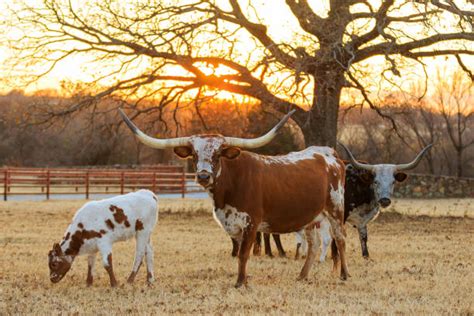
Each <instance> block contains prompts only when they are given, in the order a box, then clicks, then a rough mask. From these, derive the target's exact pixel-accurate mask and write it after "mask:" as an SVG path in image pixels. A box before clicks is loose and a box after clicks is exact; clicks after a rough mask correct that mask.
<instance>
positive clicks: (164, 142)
mask: <svg viewBox="0 0 474 316" xmlns="http://www.w3.org/2000/svg"><path fill="white" fill-rule="evenodd" d="M119 113H120V115H121V116H122V119H123V120H124V121H125V123H126V124H127V126H128V128H130V130H131V131H132V132H133V133H134V134H135V136H136V137H137V138H138V139H139V140H140V141H141V142H142V143H143V144H145V145H147V146H149V147H151V148H158V149H164V148H169V147H178V146H184V145H188V142H189V137H178V138H167V139H158V138H153V137H150V136H148V135H146V134H145V133H143V132H142V131H141V130H139V129H138V127H136V126H135V124H133V123H132V121H131V120H130V119H129V118H128V117H127V115H126V114H125V113H124V112H123V111H122V109H119Z"/></svg>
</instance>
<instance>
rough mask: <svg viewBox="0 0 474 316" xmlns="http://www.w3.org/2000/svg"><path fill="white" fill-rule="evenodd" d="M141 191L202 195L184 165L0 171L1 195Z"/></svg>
mask: <svg viewBox="0 0 474 316" xmlns="http://www.w3.org/2000/svg"><path fill="white" fill-rule="evenodd" d="M138 189H149V190H151V191H153V192H155V193H158V194H163V193H174V194H181V196H182V197H183V198H184V197H185V195H186V193H193V192H202V188H201V187H199V186H198V185H196V184H195V183H194V173H186V172H185V169H184V167H183V166H161V165H159V166H153V167H150V168H147V169H82V168H14V167H3V168H0V192H1V194H2V195H3V200H4V201H7V199H8V196H9V195H10V196H12V195H44V196H45V197H46V199H48V200H49V199H50V197H51V196H52V195H56V194H64V195H68V194H83V195H84V197H85V198H86V199H89V197H90V195H92V194H124V193H127V192H131V191H135V190H138Z"/></svg>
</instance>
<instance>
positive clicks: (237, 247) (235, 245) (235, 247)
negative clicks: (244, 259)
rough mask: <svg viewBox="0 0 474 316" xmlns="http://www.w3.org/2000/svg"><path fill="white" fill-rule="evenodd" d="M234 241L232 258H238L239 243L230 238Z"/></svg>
mask: <svg viewBox="0 0 474 316" xmlns="http://www.w3.org/2000/svg"><path fill="white" fill-rule="evenodd" d="M230 239H231V240H232V257H237V255H238V254H239V241H238V240H237V239H235V238H232V237H231V238H230Z"/></svg>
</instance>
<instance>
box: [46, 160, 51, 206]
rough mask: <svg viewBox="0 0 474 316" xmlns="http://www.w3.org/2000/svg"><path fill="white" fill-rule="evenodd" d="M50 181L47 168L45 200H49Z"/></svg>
mask: <svg viewBox="0 0 474 316" xmlns="http://www.w3.org/2000/svg"><path fill="white" fill-rule="evenodd" d="M50 181H51V175H50V173H49V168H48V169H47V170H46V200H49V190H50V188H49V184H50Z"/></svg>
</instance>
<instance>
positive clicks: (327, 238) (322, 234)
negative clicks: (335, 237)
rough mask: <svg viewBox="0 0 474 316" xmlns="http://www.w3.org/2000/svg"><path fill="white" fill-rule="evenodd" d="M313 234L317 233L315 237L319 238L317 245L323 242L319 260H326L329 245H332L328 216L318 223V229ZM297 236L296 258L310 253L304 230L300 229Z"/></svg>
mask: <svg viewBox="0 0 474 316" xmlns="http://www.w3.org/2000/svg"><path fill="white" fill-rule="evenodd" d="M313 234H316V235H317V236H315V239H316V240H317V247H318V248H319V244H321V255H320V256H319V262H324V260H326V255H327V253H328V249H329V246H330V245H331V241H332V237H331V224H330V223H329V221H328V219H327V218H323V219H322V220H321V221H320V222H318V223H316V229H315V230H314V231H313ZM295 237H296V254H295V259H299V257H300V249H301V255H302V256H306V255H307V253H308V243H307V242H306V238H305V235H304V231H302V230H300V231H299V232H296V233H295Z"/></svg>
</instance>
